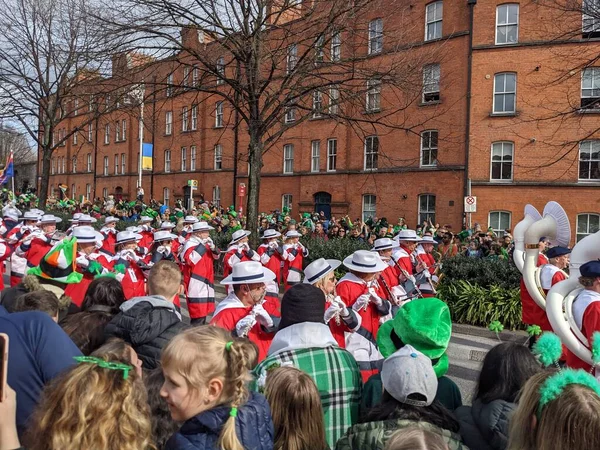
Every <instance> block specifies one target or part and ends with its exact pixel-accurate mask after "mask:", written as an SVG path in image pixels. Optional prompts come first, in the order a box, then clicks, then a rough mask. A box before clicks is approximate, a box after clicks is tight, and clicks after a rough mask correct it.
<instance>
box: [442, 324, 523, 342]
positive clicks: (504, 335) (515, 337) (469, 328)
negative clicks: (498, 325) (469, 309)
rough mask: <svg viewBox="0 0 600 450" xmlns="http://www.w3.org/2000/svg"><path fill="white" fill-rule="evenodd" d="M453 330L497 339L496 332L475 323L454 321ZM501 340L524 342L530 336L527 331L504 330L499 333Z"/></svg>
mask: <svg viewBox="0 0 600 450" xmlns="http://www.w3.org/2000/svg"><path fill="white" fill-rule="evenodd" d="M452 332H453V333H459V334H465V335H468V336H477V337H484V338H488V339H497V337H496V333H494V332H493V331H490V330H488V329H487V328H483V327H476V326H473V325H465V324H462V323H453V324H452ZM499 337H500V340H501V341H502V342H516V343H518V344H523V343H524V342H525V341H526V340H527V338H528V337H529V336H528V334H527V333H526V332H525V331H510V330H504V331H502V332H501V333H499Z"/></svg>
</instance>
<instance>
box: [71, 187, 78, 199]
mask: <svg viewBox="0 0 600 450" xmlns="http://www.w3.org/2000/svg"><path fill="white" fill-rule="evenodd" d="M76 196H77V192H76V189H75V184H72V185H71V198H72V199H75V197H76Z"/></svg>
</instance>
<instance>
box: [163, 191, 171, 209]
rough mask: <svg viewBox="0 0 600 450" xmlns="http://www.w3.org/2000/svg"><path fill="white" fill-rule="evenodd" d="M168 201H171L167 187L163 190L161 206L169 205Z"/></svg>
mask: <svg viewBox="0 0 600 450" xmlns="http://www.w3.org/2000/svg"><path fill="white" fill-rule="evenodd" d="M169 201H171V191H170V189H169V188H168V187H166V188H163V205H167V206H168V205H169Z"/></svg>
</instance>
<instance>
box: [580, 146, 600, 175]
mask: <svg viewBox="0 0 600 450" xmlns="http://www.w3.org/2000/svg"><path fill="white" fill-rule="evenodd" d="M579 179H580V180H592V181H595V180H600V141H599V140H593V141H582V142H581V143H580V144H579Z"/></svg>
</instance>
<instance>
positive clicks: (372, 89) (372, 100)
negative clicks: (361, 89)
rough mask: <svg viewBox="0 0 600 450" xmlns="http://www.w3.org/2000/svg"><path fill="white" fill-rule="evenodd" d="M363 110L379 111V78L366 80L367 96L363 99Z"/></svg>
mask: <svg viewBox="0 0 600 450" xmlns="http://www.w3.org/2000/svg"><path fill="white" fill-rule="evenodd" d="M365 111H367V112H378V111H381V80H380V79H378V78H373V79H370V80H367V97H366V100H365Z"/></svg>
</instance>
